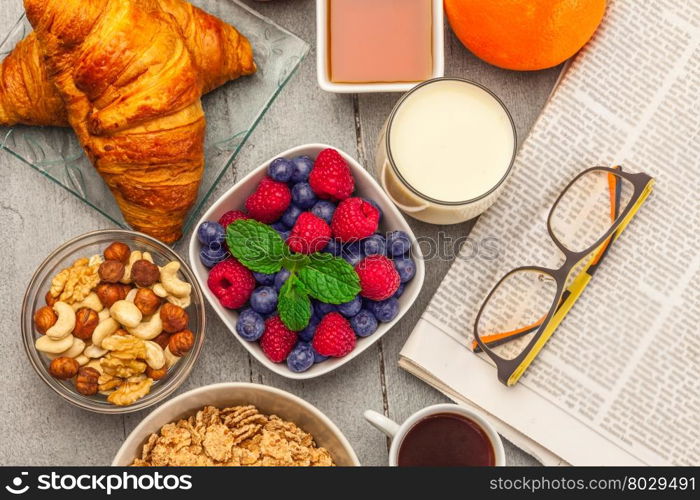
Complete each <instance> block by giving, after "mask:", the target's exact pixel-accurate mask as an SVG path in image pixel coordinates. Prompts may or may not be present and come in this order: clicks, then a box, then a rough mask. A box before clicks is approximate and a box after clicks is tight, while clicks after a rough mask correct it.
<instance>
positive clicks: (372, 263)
mask: <svg viewBox="0 0 700 500" xmlns="http://www.w3.org/2000/svg"><path fill="white" fill-rule="evenodd" d="M355 272H357V275H358V276H359V277H360V287H361V288H362V291H361V292H360V295H362V296H363V297H365V298H366V299H370V300H386V299H388V298H389V297H391V296H392V295H394V294H395V293H396V290H398V289H399V285H400V284H401V278H400V277H399V273H397V272H396V268H394V264H393V263H392V262H391V260H389V259H387V258H386V257H384V256H383V255H370V256H369V257H365V259H364V260H361V261H360V263H359V264H357V265H356V266H355Z"/></svg>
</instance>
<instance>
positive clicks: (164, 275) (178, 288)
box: [160, 261, 192, 298]
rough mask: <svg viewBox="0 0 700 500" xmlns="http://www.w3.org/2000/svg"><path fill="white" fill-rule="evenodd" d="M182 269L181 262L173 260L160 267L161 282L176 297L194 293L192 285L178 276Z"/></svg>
mask: <svg viewBox="0 0 700 500" xmlns="http://www.w3.org/2000/svg"><path fill="white" fill-rule="evenodd" d="M179 270H180V263H179V262H177V261H172V262H169V263H168V264H166V265H165V266H163V267H162V268H161V269H160V282H161V284H162V285H163V288H165V289H166V290H167V292H168V294H170V295H175V296H176V297H181V298H182V297H187V296H188V295H189V294H190V293H192V285H190V284H189V283H186V282H184V281H182V280H181V279H180V278H178V277H177V272H178V271H179Z"/></svg>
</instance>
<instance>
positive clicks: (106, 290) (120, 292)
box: [95, 283, 129, 307]
mask: <svg viewBox="0 0 700 500" xmlns="http://www.w3.org/2000/svg"><path fill="white" fill-rule="evenodd" d="M95 293H97V296H98V297H99V299H100V302H102V305H103V306H105V307H112V305H113V304H114V303H115V302H116V301H118V300H124V299H125V298H126V294H127V293H129V292H128V291H127V289H126V288H125V287H123V286H122V285H117V284H112V283H100V284H99V285H97V287H96V288H95Z"/></svg>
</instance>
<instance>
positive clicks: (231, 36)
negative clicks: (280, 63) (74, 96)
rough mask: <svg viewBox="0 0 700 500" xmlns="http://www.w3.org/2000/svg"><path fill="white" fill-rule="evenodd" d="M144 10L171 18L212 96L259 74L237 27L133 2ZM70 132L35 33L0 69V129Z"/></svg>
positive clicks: (163, 1) (181, 3)
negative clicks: (37, 128) (38, 128)
mask: <svg viewBox="0 0 700 500" xmlns="http://www.w3.org/2000/svg"><path fill="white" fill-rule="evenodd" d="M132 1H134V2H136V3H137V4H139V5H140V6H141V7H142V8H144V9H145V10H149V11H151V10H162V11H164V12H166V13H168V14H170V15H171V16H173V18H174V20H175V22H176V24H177V25H178V26H179V28H180V30H181V31H182V34H183V35H184V36H185V44H186V45H187V48H188V49H189V50H190V53H191V55H192V57H193V59H194V62H195V64H196V65H197V66H198V67H199V73H198V74H199V76H200V77H201V78H202V82H201V83H202V90H203V92H204V93H208V92H210V91H212V90H214V89H216V88H217V87H220V86H221V85H223V84H224V83H226V82H228V81H230V80H233V79H236V78H238V77H239V76H242V75H249V74H251V73H254V72H255V63H254V62H253V53H252V49H251V47H250V43H249V42H248V40H247V39H246V38H245V37H244V36H243V35H241V34H240V33H239V32H238V31H237V30H236V29H235V28H234V27H233V26H231V25H229V24H227V23H225V22H223V21H222V20H220V19H218V18H216V17H214V16H212V15H211V14H208V13H206V12H204V11H203V10H201V9H199V8H197V7H195V6H193V5H192V4H190V3H188V2H186V1H185V0H132ZM16 124H24V125H45V126H57V127H67V126H68V116H67V114H66V110H65V106H64V105H63V100H62V99H61V96H60V94H59V92H58V89H56V87H55V86H54V84H53V82H52V81H51V80H50V79H49V77H48V75H47V74H46V69H45V65H44V64H43V63H42V61H41V57H40V51H39V45H38V41H37V38H36V34H35V33H30V34H29V35H28V36H27V37H26V38H25V39H24V40H22V41H21V42H20V43H19V44H18V45H17V46H16V47H15V49H14V50H13V51H12V52H11V53H10V54H9V55H8V56H7V57H6V58H5V60H4V61H3V62H2V64H1V65H0V126H12V125H16Z"/></svg>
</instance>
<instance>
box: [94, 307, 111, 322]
mask: <svg viewBox="0 0 700 500" xmlns="http://www.w3.org/2000/svg"><path fill="white" fill-rule="evenodd" d="M97 317H98V318H99V319H100V323H101V322H103V321H104V320H106V319H107V318H110V317H111V316H110V314H109V309H102V310H101V311H100V312H99V313H97Z"/></svg>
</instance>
